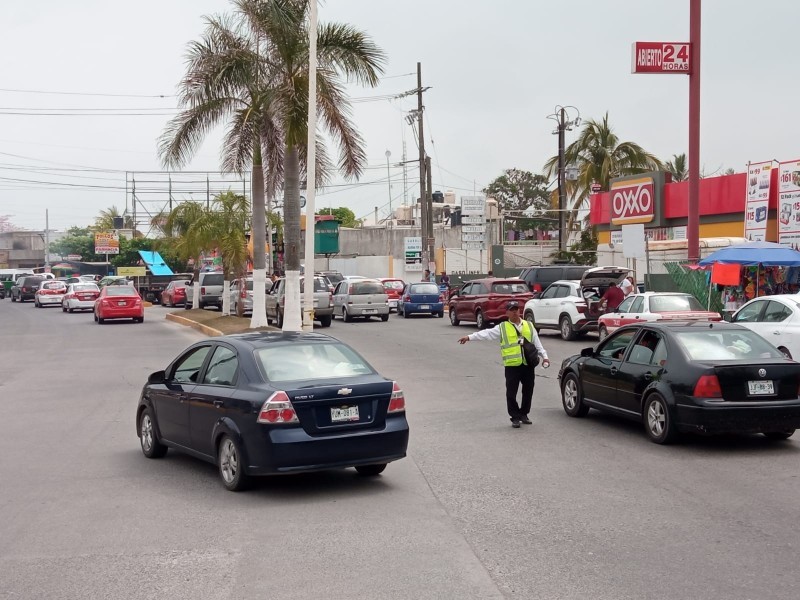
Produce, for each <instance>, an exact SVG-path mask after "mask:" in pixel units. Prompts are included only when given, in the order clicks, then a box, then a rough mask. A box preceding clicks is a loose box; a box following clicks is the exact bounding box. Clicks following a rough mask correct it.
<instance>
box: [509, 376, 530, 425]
mask: <svg viewBox="0 0 800 600" xmlns="http://www.w3.org/2000/svg"><path fill="white" fill-rule="evenodd" d="M505 369H506V404H507V405H508V416H509V417H511V420H512V421H514V420H517V421H518V420H520V419H522V417H527V416H528V413H529V412H531V400H532V398H533V383H534V374H533V369H531V368H530V367H529V366H528V365H519V366H518V367H506V368H505ZM520 383H521V384H522V406H521V407H520V405H519V404H517V391H518V390H519V384H520Z"/></svg>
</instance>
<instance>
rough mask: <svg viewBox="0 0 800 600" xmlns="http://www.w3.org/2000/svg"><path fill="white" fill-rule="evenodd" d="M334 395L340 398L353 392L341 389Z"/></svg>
mask: <svg viewBox="0 0 800 600" xmlns="http://www.w3.org/2000/svg"><path fill="white" fill-rule="evenodd" d="M336 393H337V394H339V395H340V396H349V395H350V394H352V393H353V390H351V389H350V388H342V389H340V390H339V391H338V392H336Z"/></svg>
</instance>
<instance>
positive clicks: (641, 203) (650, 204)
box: [610, 177, 656, 225]
mask: <svg viewBox="0 0 800 600" xmlns="http://www.w3.org/2000/svg"><path fill="white" fill-rule="evenodd" d="M610 193H611V224H612V225H631V224H633V223H650V222H651V221H652V220H653V219H654V218H655V206H656V202H655V184H654V181H653V178H652V177H641V178H638V179H627V180H625V181H618V182H614V183H612V184H611V191H610Z"/></svg>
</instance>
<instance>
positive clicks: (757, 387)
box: [747, 381, 775, 396]
mask: <svg viewBox="0 0 800 600" xmlns="http://www.w3.org/2000/svg"><path fill="white" fill-rule="evenodd" d="M747 393H748V394H750V395H751V396H769V395H771V394H774V393H775V384H774V383H773V382H772V381H748V382H747Z"/></svg>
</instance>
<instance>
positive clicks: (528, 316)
mask: <svg viewBox="0 0 800 600" xmlns="http://www.w3.org/2000/svg"><path fill="white" fill-rule="evenodd" d="M525 320H526V321H527V322H528V323H530V324H531V327H533V328H534V329H535V328H536V319H534V318H533V311H532V310H526V311H525Z"/></svg>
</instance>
